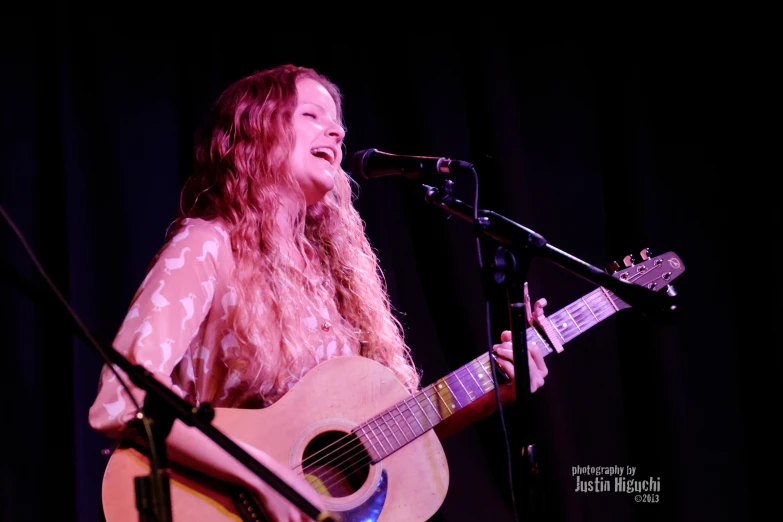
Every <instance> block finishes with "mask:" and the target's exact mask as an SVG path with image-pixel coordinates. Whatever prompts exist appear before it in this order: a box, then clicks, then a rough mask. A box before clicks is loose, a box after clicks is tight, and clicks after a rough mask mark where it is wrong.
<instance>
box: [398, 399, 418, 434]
mask: <svg viewBox="0 0 783 522" xmlns="http://www.w3.org/2000/svg"><path fill="white" fill-rule="evenodd" d="M394 407H395V408H396V409H397V413H399V414H400V417H402V420H404V421H405V425H406V426H408V429H409V430H410V432H411V435H412V436H411V438H410V439H409V438H408V436H407V435H405V429H401V430H400V431H401V432H402V436H403V437H405V442H410V441H412V440H413V439H414V438H416V435H415V434H414V432H413V428H411V424H410V422H408V419H407V418H406V417H405V414H404V413H403V412H402V411H401V410H400V407H399V405H397V404H395V405H394Z"/></svg>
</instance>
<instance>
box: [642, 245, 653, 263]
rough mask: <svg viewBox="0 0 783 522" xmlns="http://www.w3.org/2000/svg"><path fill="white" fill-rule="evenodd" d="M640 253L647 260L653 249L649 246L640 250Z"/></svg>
mask: <svg viewBox="0 0 783 522" xmlns="http://www.w3.org/2000/svg"><path fill="white" fill-rule="evenodd" d="M639 255H640V256H641V258H642V260H643V261H647V260H648V259H650V258H651V257H652V251H651V250H650V249H649V248H645V249H644V250H642V251H641V252H639Z"/></svg>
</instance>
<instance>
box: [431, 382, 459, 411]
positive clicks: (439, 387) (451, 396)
mask: <svg viewBox="0 0 783 522" xmlns="http://www.w3.org/2000/svg"><path fill="white" fill-rule="evenodd" d="M435 384H436V385H437V386H436V388H433V389H434V390H435V395H437V396H438V398H439V399H440V401H441V402H442V403H443V405H444V406H445V407H446V409H447V410H448V412H447V415H446V416H448V415H451V414H452V413H454V411H455V410H457V409H458V408H457V406H456V405H455V404H454V403H451V407H449V403H447V402H446V400H445V399H444V398H443V395H441V393H440V390H442V389H443V385H444V384H445V385H446V389H447V391H448V392H449V398H450V399H451V398H453V399H456V397H455V395H454V391H453V390H452V389H451V386H449V383H448V381H445V380H443V379H441V380H440V381H438V382H436V383H435ZM457 402H459V400H457ZM441 417H443V415H441Z"/></svg>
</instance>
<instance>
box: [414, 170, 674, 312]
mask: <svg viewBox="0 0 783 522" xmlns="http://www.w3.org/2000/svg"><path fill="white" fill-rule="evenodd" d="M421 187H422V189H423V192H424V200H425V201H427V202H428V203H430V204H432V205H434V206H436V207H439V208H442V209H444V210H446V211H448V212H449V213H451V214H453V215H455V216H457V217H459V218H462V219H464V220H466V221H470V222H473V221H474V209H473V207H471V206H470V205H468V204H466V203H463V202H462V201H460V200H459V199H456V198H454V197H452V196H451V195H450V194H448V193H447V192H443V191H441V190H439V189H437V188H435V187H432V186H429V185H421ZM476 214H477V218H476V222H475V223H474V225H475V228H476V231H477V232H479V233H481V234H482V235H485V236H488V237H490V238H492V239H494V240H496V241H498V242H499V243H501V244H503V245H505V246H506V247H508V248H509V250H512V251H519V250H521V249H524V250H525V251H527V252H528V253H529V255H532V256H537V257H541V258H544V259H546V260H547V261H550V262H552V263H554V264H556V265H558V266H560V267H562V268H565V269H566V270H568V271H570V272H572V273H574V274H576V275H578V276H580V277H582V278H584V279H587V280H588V281H591V282H593V283H595V284H596V285H598V286H601V287H604V288H606V289H608V290H611V291H612V292H614V293H615V294H617V296H618V297H620V298H621V299H622V300H623V301H625V302H626V303H628V304H629V305H631V306H632V307H634V308H638V309H639V310H641V311H643V312H646V313H649V314H650V315H653V316H657V317H659V318H662V319H668V318H669V315H670V314H671V313H673V312H674V311H675V309H676V306H675V305H674V304H673V299H674V298H675V296H670V295H668V294H667V293H666V292H654V291H652V290H650V289H648V288H646V287H644V286H641V285H635V284H632V283H630V282H628V281H626V280H624V279H622V278H616V277H612V276H611V275H609V274H608V273H606V272H605V271H604V270H601V269H600V268H597V267H595V266H593V265H591V264H589V263H587V262H585V261H582V260H581V259H578V258H576V257H574V256H572V255H571V254H568V253H567V252H564V251H563V250H560V249H559V248H556V247H554V246H552V245H551V244H549V243H548V242H547V241H546V239H544V238H543V237H542V236H541V235H540V234H537V233H536V232H533V231H532V230H529V229H527V228H525V227H523V226H522V225H519V224H518V223H515V222H513V221H511V220H510V219H508V218H506V217H504V216H501V215H500V214H497V213H495V212H493V211H491V210H480V209H478V210H476Z"/></svg>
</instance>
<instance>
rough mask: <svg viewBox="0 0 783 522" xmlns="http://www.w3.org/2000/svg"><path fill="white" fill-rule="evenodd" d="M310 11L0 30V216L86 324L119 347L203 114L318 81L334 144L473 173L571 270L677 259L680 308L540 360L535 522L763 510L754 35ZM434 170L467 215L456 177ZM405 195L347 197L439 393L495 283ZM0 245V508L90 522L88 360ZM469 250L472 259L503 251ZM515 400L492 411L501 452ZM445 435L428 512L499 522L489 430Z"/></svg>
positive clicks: (624, 321) (43, 290) (765, 464)
mask: <svg viewBox="0 0 783 522" xmlns="http://www.w3.org/2000/svg"><path fill="white" fill-rule="evenodd" d="M308 18H309V20H310V22H308V23H301V24H299V23H297V27H298V28H301V30H297V31H292V32H277V33H270V32H268V31H265V30H260V29H254V30H250V28H238V27H237V26H236V24H232V25H229V24H225V25H221V24H219V23H217V22H216V23H215V25H216V26H217V27H209V28H207V26H206V25H204V26H197V25H193V24H190V25H186V24H185V22H182V21H178V22H172V23H171V24H168V25H167V24H165V23H163V22H161V23H159V24H149V23H147V24H142V25H134V24H129V23H125V22H126V20H124V19H123V18H119V17H118V18H108V17H104V18H100V17H87V18H76V17H67V16H65V17H63V18H62V19H59V20H58V21H57V22H54V21H45V20H44V21H42V20H41V19H39V18H34V17H29V18H23V17H17V18H9V17H6V18H5V19H4V23H5V28H4V32H3V33H2V37H0V38H1V40H0V44H1V45H0V67H2V69H1V70H2V79H1V80H0V85H1V86H2V96H0V103H1V104H2V105H0V114H2V122H3V125H2V136H1V137H0V142H1V143H2V147H3V149H2V150H3V153H2V156H1V157H0V158H1V159H0V161H2V167H1V169H0V172H1V173H2V174H1V175H0V180H2V181H1V184H0V188H1V190H2V192H0V203H1V204H2V207H3V208H4V209H5V210H6V212H7V213H8V214H9V215H10V217H11V218H12V219H13V220H14V222H15V223H16V224H17V226H18V227H19V229H20V230H21V232H22V234H23V235H24V236H25V238H26V240H27V241H28V242H29V243H30V245H31V247H32V249H33V250H34V252H35V253H36V255H37V256H38V258H39V259H40V262H41V263H42V265H43V267H44V269H45V270H46V272H47V273H48V274H49V276H50V277H51V278H52V280H53V282H54V283H55V284H56V285H57V287H58V288H59V289H60V291H61V292H62V293H63V294H64V296H65V297H66V298H67V299H68V301H69V303H70V304H71V306H72V307H73V308H74V310H75V311H76V312H77V313H78V315H79V317H80V318H81V319H82V320H83V321H84V322H85V324H86V325H87V326H88V328H90V329H91V330H92V331H93V332H94V333H95V334H96V335H97V336H99V338H102V339H104V340H105V339H111V338H112V336H113V335H114V333H115V331H116V329H117V328H118V326H119V324H120V322H121V321H122V319H123V317H124V314H125V312H126V310H127V306H128V303H129V301H130V299H131V297H132V295H133V293H134V292H135V290H136V289H137V287H138V285H139V283H140V282H141V280H142V278H143V275H144V271H145V269H146V267H147V264H148V262H149V260H150V258H151V257H152V255H153V254H154V253H155V252H156V250H157V249H158V248H159V246H160V245H161V243H162V241H163V239H164V232H165V229H166V227H167V226H168V224H169V223H170V221H171V220H172V218H173V216H174V213H175V211H176V208H177V204H178V193H179V189H180V187H181V184H182V183H183V181H184V180H185V178H186V176H187V175H188V173H189V168H190V164H191V163H190V162H191V160H190V154H191V145H192V139H191V137H192V133H193V131H194V128H195V126H196V125H197V124H198V123H199V122H200V121H201V118H202V117H203V116H204V114H205V113H206V110H207V108H208V106H209V104H210V103H211V102H212V101H213V100H214V99H215V98H216V97H217V95H218V94H219V93H220V92H221V91H222V90H223V89H224V88H225V87H226V86H228V84H230V83H231V82H232V81H234V80H236V79H238V78H240V77H241V76H243V75H245V74H249V73H251V72H253V71H255V70H257V69H262V68H265V67H269V66H273V65H277V64H281V63H289V62H290V63H295V64H298V65H305V66H310V67H314V68H316V69H318V70H319V71H321V72H323V73H324V74H326V75H328V76H329V77H331V78H332V79H333V80H334V81H335V82H336V83H337V84H338V85H339V86H340V87H341V88H342V90H343V92H344V94H345V104H344V112H345V120H346V124H347V127H348V134H347V137H346V146H347V154H346V156H350V154H352V153H353V152H355V151H357V150H360V149H364V148H369V147H374V148H377V149H379V150H382V151H387V152H392V153H397V154H412V155H432V156H447V157H452V158H457V159H462V160H465V161H471V162H473V163H474V165H475V166H476V170H477V173H478V178H479V188H480V191H479V197H480V200H479V207H480V208H484V209H490V210H493V211H495V212H497V213H499V214H502V215H504V216H506V217H508V218H510V219H512V220H514V221H516V222H517V223H519V224H521V225H523V226H525V227H527V228H529V229H532V230H534V231H536V232H537V233H539V234H541V235H542V236H544V237H545V238H546V239H547V240H548V241H549V242H550V243H551V244H552V245H555V246H556V247H558V248H560V249H562V250H564V251H565V252H567V253H569V254H571V255H573V256H576V257H577V258H579V259H582V260H584V261H586V262H587V263H590V264H593V265H595V266H598V267H599V268H603V267H604V266H605V265H606V264H607V263H608V262H609V261H612V260H617V261H621V260H622V258H623V257H624V256H625V255H627V254H631V253H633V254H635V253H638V252H639V251H640V250H641V249H643V248H650V249H651V250H652V253H653V255H659V254H663V253H666V252H669V251H672V252H675V253H676V254H677V255H679V256H680V258H681V259H682V260H683V262H684V264H685V266H686V267H687V269H686V271H685V273H684V274H683V275H682V276H681V277H680V278H679V279H678V280H677V281H676V282H675V285H674V286H675V287H676V289H677V291H678V292H679V301H680V315H678V316H677V317H676V318H675V319H676V320H674V321H662V320H658V319H655V318H651V317H649V316H645V315H643V314H640V313H638V311H637V310H630V311H629V310H626V311H623V312H622V313H620V314H617V315H615V316H612V317H610V318H609V319H608V320H606V321H603V322H602V323H601V324H599V325H597V326H596V327H594V328H593V329H591V330H590V331H588V332H586V333H585V334H584V335H582V336H580V337H578V338H577V339H575V340H573V341H572V342H570V343H568V344H567V345H566V347H565V351H564V352H563V353H562V354H557V355H552V356H550V357H547V364H548V367H549V376H548V378H547V381H546V385H545V386H544V388H543V389H541V390H540V391H539V392H537V393H536V394H535V395H534V396H533V397H532V401H533V402H532V416H533V420H534V423H533V424H532V426H533V427H534V441H535V442H536V443H537V447H538V452H539V453H538V457H539V463H540V469H541V481H542V485H543V489H544V494H545V502H546V507H547V510H546V515H545V517H544V518H545V519H546V520H552V521H582V520H599V519H600V520H622V521H626V520H627V521H652V520H656V521H657V520H688V521H690V520H713V521H715V520H727V521H728V520H732V521H733V520H739V519H743V520H744V519H756V518H758V514H760V508H761V506H762V504H763V503H764V502H767V501H770V500H772V499H773V498H774V495H775V494H776V491H777V485H776V482H775V480H776V478H775V473H776V472H779V470H780V469H781V468H779V467H777V464H776V462H777V460H776V459H777V455H776V447H775V446H774V445H773V443H774V442H775V437H773V436H772V435H771V432H770V431H769V430H768V428H767V427H766V426H765V425H764V419H774V417H775V413H776V412H779V411H780V408H779V406H776V404H777V401H776V400H775V399H776V398H777V394H776V392H777V387H778V386H777V385H778V382H779V379H780V377H779V375H780V373H779V366H778V365H779V362H778V361H779V356H778V355H777V353H776V351H775V350H773V349H771V348H770V347H773V346H774V344H776V339H775V333H776V332H775V331H776V329H777V328H776V326H775V325H776V324H777V323H778V322H779V321H780V313H779V312H780V305H779V303H778V301H777V298H776V293H777V292H775V291H774V290H776V289H777V287H778V286H779V285H778V283H777V282H776V280H777V273H776V272H777V269H776V267H775V265H774V262H773V261H774V256H775V254H774V252H775V248H774V245H775V241H776V240H777V238H778V237H779V233H778V232H777V231H778V225H779V211H778V206H777V200H776V197H775V195H774V189H773V186H774V183H773V181H772V180H773V179H774V178H775V177H777V174H775V173H774V172H772V171H771V169H770V168H769V167H768V166H764V165H762V166H756V165H755V164H754V162H755V161H756V160H757V159H758V158H759V157H760V156H761V152H762V149H764V148H765V147H766V146H767V145H768V144H771V139H770V136H771V133H772V131H771V130H768V129H770V128H775V127H776V123H777V121H776V120H774V119H773V118H772V117H771V114H772V112H771V108H772V103H771V102H770V101H769V100H771V98H769V99H768V98H767V97H766V96H765V94H766V93H767V92H769V91H768V89H769V88H768V79H769V78H770V77H771V74H770V72H769V70H770V69H772V70H774V68H773V66H772V63H774V62H772V63H770V62H767V61H766V60H765V59H764V56H763V55H764V53H765V52H766V49H767V48H768V43H769V42H767V41H766V38H765V37H764V33H763V31H757V32H753V31H751V34H750V35H747V34H746V35H745V36H742V37H740V36H739V34H737V33H735V32H731V31H726V32H724V31H719V30H717V29H715V30H707V29H705V27H708V26H709V24H693V25H691V24H687V23H683V24H681V25H680V26H676V27H675V26H673V27H667V28H666V29H665V30H663V29H662V28H657V29H656V30H655V31H653V30H650V31H645V32H642V31H638V30H636V29H631V28H629V29H627V30H624V31H622V32H618V33H617V34H609V33H607V32H605V31H599V30H595V31H584V32H568V31H563V32H560V33H557V32H545V31H536V30H535V29H536V27H535V25H536V24H535V23H532V22H528V23H527V24H525V25H523V26H520V25H519V24H516V23H514V21H513V20H510V19H508V20H504V19H502V18H500V17H499V18H482V17H479V16H476V17H473V18H471V19H469V20H466V21H464V22H465V23H464V24H463V25H462V26H455V25H452V26H451V27H452V28H453V27H462V28H463V29H466V28H468V27H469V29H470V30H469V31H467V30H463V31H453V30H452V31H449V30H447V29H449V27H450V26H449V24H437V23H435V24H432V25H431V26H432V27H434V28H440V29H442V31H440V32H439V31H430V30H427V31H424V30H421V31H411V32H410V33H409V35H408V36H405V35H404V34H400V33H399V32H396V33H395V32H394V31H384V30H380V29H378V30H377V31H369V32H368V33H366V34H364V35H363V36H361V37H357V36H356V35H350V34H346V33H345V32H338V31H335V30H334V29H331V28H330V27H329V28H327V27H326V26H325V25H324V24H325V22H324V21H323V20H321V19H320V18H319V16H317V15H315V14H313V13H311V14H310V15H309V17H308ZM467 22H469V23H467ZM259 24H261V22H259ZM308 25H310V26H312V28H311V29H309V30H308ZM393 25H394V24H393V23H392V22H391V21H390V26H393ZM400 27H404V24H402V25H401V26H400ZM408 29H412V28H411V27H408ZM658 29H661V30H658ZM344 165H345V166H346V168H347V167H348V165H347V162H346V163H345V164H344ZM451 179H452V181H454V183H455V193H456V195H457V196H458V197H459V198H460V199H462V200H463V201H465V202H467V203H469V204H471V205H472V203H473V190H474V182H473V179H472V177H471V176H468V175H462V174H455V175H453V177H452V178H451ZM404 181H405V180H403V179H402V178H398V177H393V178H385V179H380V180H375V181H362V182H360V188H361V194H360V199H359V201H358V203H357V205H358V207H359V209H360V212H361V214H362V216H363V218H364V219H365V220H366V224H367V233H368V235H369V236H370V238H371V240H372V242H373V244H374V245H375V247H376V248H377V249H378V253H379V256H380V258H381V261H382V266H383V269H384V270H385V272H386V275H387V278H388V284H389V290H390V293H391V296H392V300H393V303H394V305H395V307H396V308H397V309H398V310H399V311H400V313H401V319H402V320H403V322H404V324H405V327H406V331H407V335H408V341H409V344H410V345H411V346H412V347H413V350H414V354H415V358H416V361H417V363H418V364H419V365H420V366H421V367H422V369H423V370H424V381H425V383H429V382H432V381H433V380H435V379H437V378H439V377H442V376H443V375H445V374H446V373H448V372H450V371H452V370H454V369H455V368H457V367H458V366H460V365H462V364H464V363H466V362H467V361H469V360H470V359H473V358H474V357H477V356H478V355H480V354H481V353H482V352H484V351H485V350H486V349H487V331H488V328H487V324H486V321H485V305H484V298H485V291H484V288H483V287H482V278H481V272H480V270H479V264H478V258H477V254H476V242H475V239H474V237H475V236H474V234H473V229H472V226H471V225H470V223H469V222H467V221H464V220H461V219H459V218H454V217H452V218H450V219H446V214H445V213H444V212H443V211H441V210H439V209H437V208H435V207H433V206H431V205H428V204H427V203H426V202H425V201H424V200H423V199H422V198H421V197H420V195H418V194H417V193H416V191H415V190H413V189H412V187H409V186H408V185H407V184H406V183H404ZM0 230H1V231H2V232H0V241H1V242H0V248H1V249H2V252H3V255H2V258H1V259H0V262H2V265H0V268H2V271H1V272H2V275H3V277H2V278H0V289H1V290H2V300H0V304H1V305H2V309H0V317H2V321H3V327H2V335H3V336H2V340H1V341H0V342H1V343H2V344H1V345H2V350H1V352H2V359H0V392H2V396H3V397H4V398H5V401H6V402H5V405H4V408H3V411H2V417H0V419H2V420H0V422H1V423H2V426H3V428H2V431H3V434H4V442H3V447H4V450H5V451H4V452H3V456H2V459H0V462H1V463H2V464H1V466H0V470H1V473H0V479H1V480H2V492H1V493H0V514H1V515H2V519H3V520H8V521H11V520H13V521H17V520H18V521H22V520H78V521H90V520H95V516H96V513H97V510H98V500H99V490H100V484H101V480H102V472H103V468H104V466H105V461H104V457H102V456H101V453H100V451H101V449H102V448H104V447H105V445H106V444H107V441H106V440H104V439H102V438H101V437H100V436H99V435H97V434H96V433H94V432H92V431H91V430H90V428H89V426H88V425H87V422H86V418H87V410H88V408H89V406H90V404H91V402H92V400H93V396H94V393H95V391H96V385H97V378H98V372H99V369H100V366H101V364H102V361H101V359H100V358H99V356H98V355H97V353H96V352H95V351H94V349H93V348H91V347H90V346H89V345H87V344H85V343H84V342H82V341H81V340H80V339H79V338H78V336H75V335H74V331H73V329H72V327H71V323H70V321H69V320H68V318H67V317H66V316H65V315H64V314H63V311H64V308H63V306H62V305H58V304H57V303H56V302H55V301H54V300H53V298H52V293H51V291H50V290H49V289H48V288H47V287H46V285H45V283H44V281H43V280H42V278H41V277H40V274H38V273H37V272H36V270H35V267H34V265H33V264H32V262H31V260H30V258H29V257H28V255H27V254H26V252H25V251H24V250H23V249H22V247H21V245H20V243H19V241H18V240H17V239H16V238H15V237H14V235H13V234H12V233H11V229H10V228H9V227H8V226H6V225H5V224H4V225H3V226H2V227H0ZM483 245H484V250H485V252H484V254H485V256H488V255H489V254H491V253H492V252H493V251H494V248H495V246H496V245H495V244H493V243H491V242H489V241H488V240H484V241H483ZM485 261H487V262H488V257H485ZM528 281H529V282H530V287H531V293H532V297H533V299H537V298H540V297H545V298H546V299H547V301H548V303H549V304H548V306H547V309H546V310H547V311H548V312H550V313H551V312H554V311H555V310H558V309H560V308H561V307H563V306H565V305H566V304H568V303H570V302H572V301H575V300H577V299H579V298H580V297H581V296H582V295H584V294H586V293H588V292H589V291H591V290H592V289H593V288H594V286H595V285H593V284H592V283H590V282H588V281H586V280H585V279H582V278H580V277H578V276H576V275H574V274H573V273H571V272H569V271H567V270H564V269H562V268H560V267H558V266H556V265H554V264H552V263H549V262H547V261H545V260H543V259H535V260H534V261H533V264H532V266H531V270H530V273H529V277H528ZM500 290H501V289H500V288H499V287H490V288H489V289H488V292H486V295H487V296H488V298H489V300H490V303H491V309H492V313H491V316H492V324H491V327H490V328H489V331H490V334H491V336H492V339H493V340H494V339H497V336H498V335H499V332H500V331H501V330H502V329H504V328H506V327H507V326H508V315H507V314H506V310H505V308H504V307H505V301H504V300H503V296H502V292H501V291H500ZM768 323H772V325H771V328H770V325H769V324H768ZM773 401H774V402H773ZM770 405H772V407H770ZM517 412H518V410H517V408H516V407H512V408H509V409H507V410H506V415H507V417H506V418H507V427H508V429H509V434H510V436H511V437H513V436H514V434H515V431H516V424H514V422H515V419H517V418H518V417H516V416H514V414H515V413H517ZM444 447H445V450H446V452H447V455H448V458H449V463H450V472H451V485H450V489H449V493H448V496H447V497H446V499H445V501H444V503H443V506H442V508H441V510H440V511H439V513H438V514H437V515H436V516H435V517H434V519H433V520H437V521H449V522H460V521H466V520H493V521H501V522H502V521H511V520H513V510H512V504H511V497H510V495H509V480H508V474H507V464H506V462H507V455H506V452H505V444H504V442H503V431H502V429H501V424H500V418H499V417H498V416H497V415H495V416H492V417H490V418H488V419H485V420H483V421H481V422H479V423H478V424H476V425H474V426H473V427H471V428H469V429H468V430H467V431H465V432H463V433H460V434H458V435H457V436H455V437H453V438H451V439H449V440H447V441H446V442H445V444H444ZM574 466H635V467H636V468H637V477H639V478H649V477H655V478H658V477H660V485H661V491H660V493H659V495H660V497H659V502H658V503H656V504H648V503H637V502H634V500H633V496H632V495H628V494H622V493H615V492H602V493H583V492H575V491H574V487H575V480H576V479H575V476H574V474H573V472H572V467H574ZM768 473H769V474H770V475H769V476H770V478H767V474H768ZM581 478H582V479H586V478H587V479H589V478H592V477H590V476H588V475H582V476H581ZM53 495H54V496H55V497H56V498H57V500H56V501H54V500H50V499H52V498H53Z"/></svg>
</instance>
